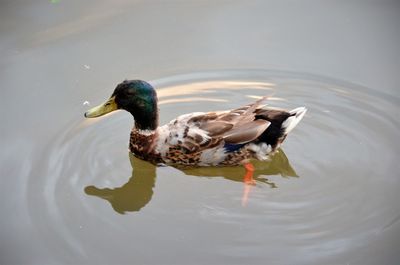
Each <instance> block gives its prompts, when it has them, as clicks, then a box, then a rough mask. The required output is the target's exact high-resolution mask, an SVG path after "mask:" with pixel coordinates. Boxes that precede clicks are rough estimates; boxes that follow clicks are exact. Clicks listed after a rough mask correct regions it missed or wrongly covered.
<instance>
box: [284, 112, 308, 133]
mask: <svg viewBox="0 0 400 265" xmlns="http://www.w3.org/2000/svg"><path fill="white" fill-rule="evenodd" d="M306 112H307V109H306V108H305V107H299V108H295V109H293V110H291V111H289V114H290V116H289V117H288V118H287V119H286V120H285V121H284V122H283V123H282V129H283V134H284V135H287V134H288V133H289V132H291V131H292V130H293V129H294V127H296V125H297V124H298V123H299V122H300V121H301V119H302V118H303V117H304V115H305V114H306Z"/></svg>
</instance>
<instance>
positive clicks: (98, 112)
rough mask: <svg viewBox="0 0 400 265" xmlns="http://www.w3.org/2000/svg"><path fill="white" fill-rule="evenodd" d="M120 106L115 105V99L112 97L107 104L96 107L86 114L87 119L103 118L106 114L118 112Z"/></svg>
mask: <svg viewBox="0 0 400 265" xmlns="http://www.w3.org/2000/svg"><path fill="white" fill-rule="evenodd" d="M117 109H118V106H117V103H115V97H111V98H110V99H109V100H108V101H107V102H106V103H104V104H101V105H99V106H97V107H94V108H92V109H90V110H88V111H86V112H85V117H86V118H96V117H100V116H103V115H104V114H107V113H110V112H112V111H114V110H117Z"/></svg>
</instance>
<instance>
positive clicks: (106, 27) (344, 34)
mask: <svg viewBox="0 0 400 265" xmlns="http://www.w3.org/2000/svg"><path fill="white" fill-rule="evenodd" d="M311 2H312V1H311ZM355 2H357V1H355ZM355 2H352V3H353V4H351V5H350V4H349V5H343V6H339V5H337V4H333V2H324V4H320V3H317V2H314V3H313V4H308V5H306V4H305V2H302V3H301V4H295V1H294V2H291V5H290V8H289V5H287V4H286V3H284V1H282V4H278V2H276V3H272V1H260V2H257V1H248V2H246V3H245V2H234V1H217V3H216V4H213V3H212V2H211V1H192V2H188V3H185V4H183V3H182V2H172V1H170V3H169V4H165V3H166V2H164V1H160V2H157V1H154V2H148V3H147V2H146V3H144V2H140V1H138V2H136V1H125V0H118V1H113V3H112V4H110V3H107V1H96V3H94V2H90V1H87V2H70V1H62V0H61V1H42V2H40V3H39V2H36V3H35V4H33V2H32V3H29V4H28V3H25V4H22V2H15V1H3V2H2V3H1V4H0V15H1V16H0V20H1V23H0V31H1V39H0V53H1V55H2V56H1V59H0V87H1V88H0V90H1V95H2V97H1V99H2V104H0V113H2V115H1V116H0V118H1V123H0V128H1V130H0V143H1V145H0V146H1V150H0V161H1V180H2V183H1V185H0V209H1V218H0V264H363V265H364V264H399V261H400V255H399V253H398V251H397V249H398V245H399V244H400V241H399V240H400V222H399V220H400V204H399V203H398V201H399V200H400V193H399V192H398V190H399V187H400V179H399V177H398V176H399V171H400V165H399V163H398V158H399V150H400V148H399V147H400V143H399V141H398V135H399V130H400V122H399V119H398V117H399V114H400V99H399V94H398V91H397V89H396V87H397V84H398V75H397V73H396V72H395V71H396V69H399V67H397V66H398V60H397V59H398V56H397V55H398V53H397V50H398V48H397V46H398V45H397V44H398V43H399V42H398V36H399V34H397V32H398V27H397V26H396V25H397V24H396V23H394V22H398V15H397V13H398V12H397V11H398V9H396V8H394V7H398V5H397V6H396V5H395V4H389V3H386V5H384V6H379V5H364V4H362V5H357V4H355ZM378 6H379V8H378ZM360 10H361V11H360ZM316 11H318V12H316ZM310 12H311V13H312V16H310V14H311V13H310ZM396 17H397V20H396V19H395V18H396ZM311 18H312V19H311ZM379 40H383V41H381V42H379ZM393 51H395V52H396V53H395V54H394V55H393ZM367 55H368V56H367ZM396 56H397V57H396ZM231 68H238V70H229V71H225V70H223V69H231ZM221 69H222V70H221ZM241 69H292V70H299V71H301V72H303V71H307V72H311V73H325V74H326V75H330V76H336V77H338V78H336V79H332V78H327V77H323V75H324V74H321V76H320V75H318V74H315V75H313V74H305V73H299V72H296V71H274V70H241ZM124 78H129V79H136V78H140V79H145V80H150V83H152V84H153V85H154V86H155V87H156V88H157V91H158V94H159V99H160V114H161V117H160V118H161V119H160V120H161V123H165V122H167V121H169V120H171V119H172V118H174V117H176V116H177V115H179V114H183V113H187V112H193V111H208V110H210V111H211V110H221V109H229V108H234V107H237V106H239V105H243V104H246V103H248V102H251V101H253V100H254V98H257V97H259V96H263V95H269V96H270V100H269V102H268V103H269V104H270V105H272V106H276V107H282V108H288V109H291V108H295V107H298V106H306V107H307V108H308V112H307V115H306V116H305V118H304V119H303V120H302V122H301V123H300V124H299V125H298V127H296V128H295V130H294V131H293V132H292V133H291V135H290V136H289V137H288V138H287V140H286V141H285V143H284V145H283V146H282V149H281V150H280V151H279V152H278V153H277V154H276V155H275V156H274V157H273V159H272V160H271V161H270V162H263V163H261V162H257V163H256V172H255V176H256V183H257V184H256V185H255V186H254V187H251V188H250V189H249V188H248V187H246V186H245V185H244V184H243V182H242V178H243V174H244V169H243V168H240V167H239V168H237V167H236V168H230V167H227V168H197V169H187V170H184V171H182V170H178V169H175V168H172V167H157V168H156V167H154V166H151V165H149V164H147V163H145V162H143V161H140V160H137V159H134V158H133V157H132V156H130V155H129V153H128V139H129V131H130V129H131V126H132V124H133V121H132V118H131V117H130V115H129V114H128V113H126V112H116V113H113V114H112V115H109V116H105V117H102V118H99V119H95V120H87V119H84V118H83V113H84V112H85V111H86V110H87V109H88V108H89V106H87V105H84V104H83V103H84V102H85V101H90V103H91V106H93V105H96V104H98V103H100V102H103V101H104V100H105V99H106V97H107V96H109V95H110V94H111V92H112V90H113V88H114V87H115V85H116V84H117V83H118V82H120V81H122V80H123V79H124ZM341 79H346V80H351V81H353V82H355V83H360V84H361V83H363V84H367V85H366V86H360V85H356V84H353V83H349V82H345V81H341ZM396 80H397V81H396ZM245 194H247V199H246V201H245V203H244V201H243V200H244V199H243V198H244V195H245ZM244 204H245V206H243V205H244Z"/></svg>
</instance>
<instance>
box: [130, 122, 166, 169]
mask: <svg viewBox="0 0 400 265" xmlns="http://www.w3.org/2000/svg"><path fill="white" fill-rule="evenodd" d="M154 139H155V135H154V134H152V135H143V134H139V133H138V132H137V131H136V130H132V131H131V137H130V141H129V150H130V151H131V153H133V154H134V155H135V156H136V157H138V158H140V159H143V160H146V161H149V162H151V163H153V164H158V163H163V160H162V159H161V156H160V155H159V154H155V153H154V151H153V150H154Z"/></svg>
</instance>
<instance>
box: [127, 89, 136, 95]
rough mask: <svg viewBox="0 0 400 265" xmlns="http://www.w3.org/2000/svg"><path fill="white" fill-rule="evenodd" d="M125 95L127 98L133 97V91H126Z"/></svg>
mask: <svg viewBox="0 0 400 265" xmlns="http://www.w3.org/2000/svg"><path fill="white" fill-rule="evenodd" d="M126 95H127V96H133V95H135V91H132V90H128V91H126Z"/></svg>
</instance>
